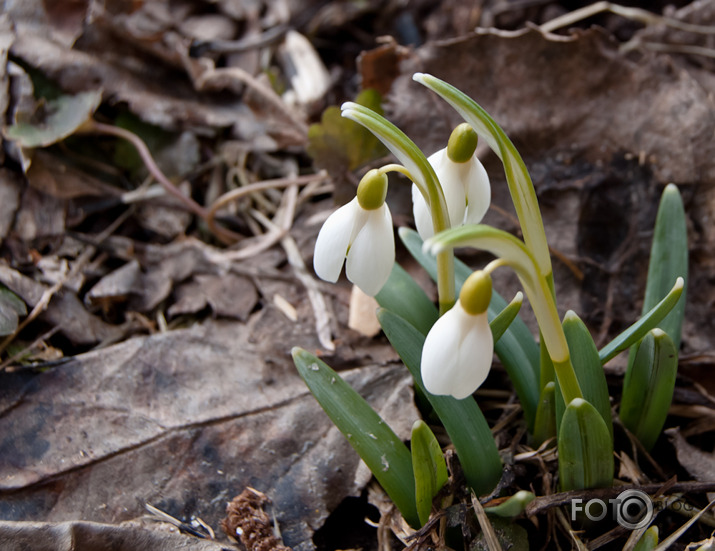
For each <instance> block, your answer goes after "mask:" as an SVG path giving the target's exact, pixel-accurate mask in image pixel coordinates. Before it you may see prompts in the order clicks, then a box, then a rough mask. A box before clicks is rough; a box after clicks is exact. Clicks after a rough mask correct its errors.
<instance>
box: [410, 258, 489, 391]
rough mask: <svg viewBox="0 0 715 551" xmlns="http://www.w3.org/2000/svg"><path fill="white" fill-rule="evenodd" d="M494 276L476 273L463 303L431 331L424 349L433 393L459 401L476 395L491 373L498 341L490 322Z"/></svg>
mask: <svg viewBox="0 0 715 551" xmlns="http://www.w3.org/2000/svg"><path fill="white" fill-rule="evenodd" d="M490 299H491V277H490V276H489V275H488V274H486V273H485V272H475V273H473V274H472V275H471V276H470V277H469V278H468V279H467V281H466V282H465V284H464V286H463V287H462V291H461V292H460V295H459V300H458V301H457V303H456V304H455V305H454V306H453V307H452V309H451V310H449V311H448V312H446V313H445V314H444V315H443V316H442V317H441V318H439V319H438V320H437V321H436V322H435V324H434V325H433V326H432V329H430V332H429V333H428V334H427V338H426V339H425V343H424V347H423V348H422V362H421V372H422V382H423V383H424V385H425V388H426V389H427V391H428V392H430V393H431V394H441V395H450V396H453V397H454V398H457V399H458V400H461V399H463V398H466V397H467V396H470V395H471V394H472V393H474V391H475V390H477V389H478V388H479V387H480V386H481V384H482V383H483V382H484V380H485V379H486V378H487V375H488V374H489V370H490V369H491V365H492V356H493V354H494V339H493V338H492V332H491V329H490V328H489V320H488V319H487V307H488V306H489V301H490Z"/></svg>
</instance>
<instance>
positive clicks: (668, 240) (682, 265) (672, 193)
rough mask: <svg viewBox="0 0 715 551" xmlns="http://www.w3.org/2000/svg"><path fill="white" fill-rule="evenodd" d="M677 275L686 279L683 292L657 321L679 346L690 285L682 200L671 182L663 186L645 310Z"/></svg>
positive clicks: (686, 231)
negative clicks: (659, 320) (665, 314)
mask: <svg viewBox="0 0 715 551" xmlns="http://www.w3.org/2000/svg"><path fill="white" fill-rule="evenodd" d="M678 277H682V278H683V280H684V285H683V294H682V296H681V297H680V300H679V301H678V302H677V303H676V305H675V306H674V307H673V309H672V310H671V311H670V313H669V314H668V315H667V316H665V318H663V320H662V321H661V322H660V323H659V324H658V327H660V328H661V329H662V330H663V331H665V332H666V333H667V334H668V336H670V338H671V339H672V340H673V344H674V345H675V349H676V350H680V333H681V328H682V326H683V317H684V316H685V293H686V291H685V290H686V289H687V287H688V283H687V282H688V229H687V225H686V223H685V210H684V209H683V200H682V199H681V198H680V192H679V191H678V188H677V186H675V185H673V184H669V185H667V186H666V187H665V189H664V190H663V195H662V196H661V200H660V205H659V207H658V215H657V217H656V220H655V229H654V231H653V244H652V246H651V251H650V262H649V264H648V280H647V284H646V291H645V299H644V301H643V314H645V313H646V312H648V311H649V310H650V309H651V308H653V307H654V306H655V305H656V304H657V303H658V302H659V301H660V300H661V299H662V298H663V297H664V296H666V295H667V294H668V291H669V290H670V286H671V285H672V283H673V281H675V280H676V279H677V278H678Z"/></svg>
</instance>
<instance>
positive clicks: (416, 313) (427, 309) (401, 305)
mask: <svg viewBox="0 0 715 551" xmlns="http://www.w3.org/2000/svg"><path fill="white" fill-rule="evenodd" d="M375 300H377V303H378V304H379V305H380V306H382V307H383V308H386V309H387V310H390V311H391V312H394V313H395V314H397V315H398V316H400V317H401V318H403V319H404V320H406V321H408V322H410V323H411V324H412V325H414V326H415V327H416V328H417V329H418V330H419V331H420V333H422V334H423V335H426V334H427V333H429V330H430V329H431V328H432V325H434V322H435V321H437V318H438V317H439V311H438V310H437V307H436V306H435V305H434V304H433V303H432V301H431V300H430V299H429V298H428V297H427V295H426V294H425V292H424V290H423V289H422V287H420V286H419V285H418V284H417V282H416V281H415V280H414V279H412V276H410V274H408V273H407V272H406V271H405V269H404V268H402V266H400V265H399V264H398V263H397V262H395V265H394V266H393V268H392V272H390V277H389V279H388V280H387V283H385V285H384V286H383V287H382V289H381V290H380V292H379V293H377V295H375Z"/></svg>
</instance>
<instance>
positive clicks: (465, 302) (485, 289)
mask: <svg viewBox="0 0 715 551" xmlns="http://www.w3.org/2000/svg"><path fill="white" fill-rule="evenodd" d="M491 300H492V276H490V275H489V274H488V273H487V272H484V271H482V270H480V271H477V272H474V273H473V274H472V275H470V276H469V277H468V278H467V281H465V282H464V285H462V290H461V291H460V292H459V301H460V302H461V303H462V308H464V311H465V312H467V314H471V315H473V316H477V315H479V314H483V313H484V312H486V311H487V308H488V307H489V303H490V302H491Z"/></svg>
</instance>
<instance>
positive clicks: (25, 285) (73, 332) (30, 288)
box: [0, 263, 122, 344]
mask: <svg viewBox="0 0 715 551" xmlns="http://www.w3.org/2000/svg"><path fill="white" fill-rule="evenodd" d="M0 283H2V284H3V285H5V286H7V287H8V288H9V289H11V290H12V291H13V292H14V293H15V294H17V295H18V296H20V297H21V298H22V300H24V301H25V302H26V303H27V304H28V305H29V306H31V307H34V306H35V305H36V304H37V303H38V302H39V301H40V299H41V298H42V295H43V293H44V292H45V291H46V290H47V288H48V287H46V286H45V285H43V284H42V283H38V282H37V281H34V280H33V279H31V278H29V277H27V276H25V275H23V274H21V273H20V272H18V271H16V270H13V269H12V268H10V267H9V266H7V265H5V264H3V263H0ZM40 317H41V319H43V320H45V321H47V322H48V323H50V324H51V325H53V326H59V327H60V330H61V331H62V333H64V334H65V335H66V336H67V337H68V338H69V339H70V340H71V341H72V342H74V343H76V344H95V343H97V342H100V341H103V340H105V339H110V338H114V337H116V336H117V335H118V334H120V333H122V329H121V328H120V327H117V326H113V325H110V324H108V323H106V322H104V321H102V320H101V319H100V318H98V317H97V316H94V315H92V314H90V313H89V312H88V311H87V310H86V308H85V307H84V305H83V304H82V301H80V300H79V298H77V295H75V294H74V293H72V292H59V293H57V294H56V295H55V296H54V297H53V298H52V300H51V301H50V304H49V306H48V307H47V309H46V310H45V311H44V312H43V313H42V314H41V315H40Z"/></svg>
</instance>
